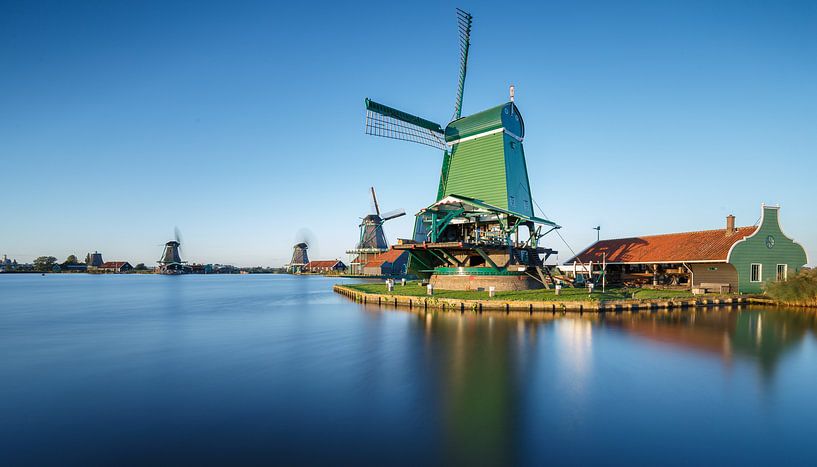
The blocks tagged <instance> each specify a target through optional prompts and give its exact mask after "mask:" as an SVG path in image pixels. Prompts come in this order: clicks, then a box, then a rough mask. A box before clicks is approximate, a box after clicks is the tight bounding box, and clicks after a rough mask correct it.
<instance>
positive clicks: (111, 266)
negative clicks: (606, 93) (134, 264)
mask: <svg viewBox="0 0 817 467" xmlns="http://www.w3.org/2000/svg"><path fill="white" fill-rule="evenodd" d="M126 264H127V265H128V266H130V263H128V262H127V261H107V262H105V263H102V266H100V268H106V269H114V268H116V269H119V268H121V267H122V266H124V265H126Z"/></svg>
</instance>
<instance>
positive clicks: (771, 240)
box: [766, 235, 774, 248]
mask: <svg viewBox="0 0 817 467" xmlns="http://www.w3.org/2000/svg"><path fill="white" fill-rule="evenodd" d="M773 246H774V237H773V236H771V235H769V236H768V237H766V248H771V247H773Z"/></svg>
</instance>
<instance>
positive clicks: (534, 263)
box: [366, 8, 559, 290]
mask: <svg viewBox="0 0 817 467" xmlns="http://www.w3.org/2000/svg"><path fill="white" fill-rule="evenodd" d="M472 21H473V17H472V16H471V15H470V14H469V13H467V12H465V11H463V10H460V9H459V8H458V9H457V23H458V30H459V45H460V70H459V80H458V83H457V96H456V100H455V105H454V116H453V119H452V121H451V122H450V123H449V124H448V125H447V126H446V127H445V128H443V127H442V126H441V125H440V124H438V123H434V122H432V121H430V120H426V119H424V118H420V117H417V116H415V115H412V114H409V113H407V112H403V111H400V110H397V109H394V108H392V107H389V106H386V105H383V104H379V103H377V102H375V101H373V100H371V99H366V134H370V135H374V136H382V137H386V138H392V139H398V140H404V141H411V142H414V143H420V144H424V145H426V146H431V147H434V148H438V149H440V150H442V151H443V160H442V170H441V173H440V182H439V186H438V189H437V198H436V202H435V203H434V204H432V205H430V206H428V207H427V208H425V209H423V210H421V211H420V212H419V213H418V214H417V218H416V221H415V228H414V237H413V242H407V243H404V244H401V245H396V246H395V248H397V249H405V250H409V251H410V252H411V259H410V261H409V269H410V271H412V272H414V273H416V274H419V275H421V276H423V277H429V276H430V277H431V282H432V284H436V285H438V286H439V287H440V288H443V289H474V288H487V287H491V286H493V287H495V289H496V290H503V289H504V290H509V289H523V288H536V287H542V286H544V285H547V284H549V283H550V282H551V281H552V278H551V280H550V281H549V280H547V278H546V276H548V275H549V274H548V271H547V269H546V268H545V267H544V260H546V259H547V257H548V256H550V255H552V254H555V253H556V251H553V250H551V249H548V248H542V247H540V246H539V245H538V243H539V240H540V239H541V237H543V236H544V235H545V234H546V233H548V232H550V231H552V230H554V229H557V228H559V226H558V225H556V224H555V223H553V222H551V221H549V220H546V219H541V218H538V217H535V216H534V212H533V199H532V197H531V191H530V182H529V180H528V170H527V166H526V164H525V152H524V149H523V147H522V141H523V139H524V137H525V123H524V121H523V120H522V115H521V114H520V112H519V109H518V108H517V107H516V104H515V103H514V95H513V93H514V89H513V86H511V91H510V99H509V101H508V102H505V103H503V104H501V105H498V106H496V107H493V108H490V109H488V110H484V111H482V112H478V113H475V114H473V115H470V116H466V117H463V116H462V102H463V93H464V91H465V76H466V73H467V70H468V52H469V49H470V46H471V26H472ZM521 227H525V231H523V232H522V234H523V235H522V237H521V239H520V228H521ZM543 228H546V229H547V230H546V231H545V232H544V233H543V232H542V230H543ZM542 255H544V259H543V258H542V257H541V256H542Z"/></svg>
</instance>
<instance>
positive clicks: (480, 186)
mask: <svg viewBox="0 0 817 467" xmlns="http://www.w3.org/2000/svg"><path fill="white" fill-rule="evenodd" d="M503 143H504V135H503V134H502V133H495V134H493V135H488V136H483V137H481V138H476V139H472V140H469V141H465V142H462V143H459V144H455V145H454V147H453V148H452V153H451V158H450V160H449V164H448V177H447V180H446V181H445V193H444V196H448V195H460V196H466V197H469V198H474V199H478V200H481V201H483V202H485V203H488V204H491V205H494V206H496V207H499V208H502V209H508V196H507V191H506V188H507V185H506V177H505V151H504V147H503V146H504V144H503Z"/></svg>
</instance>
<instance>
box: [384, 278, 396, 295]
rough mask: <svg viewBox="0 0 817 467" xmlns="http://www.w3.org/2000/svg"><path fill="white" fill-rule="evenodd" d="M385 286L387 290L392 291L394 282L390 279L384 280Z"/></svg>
mask: <svg viewBox="0 0 817 467" xmlns="http://www.w3.org/2000/svg"><path fill="white" fill-rule="evenodd" d="M386 286H387V287H388V288H389V292H394V282H393V281H392V280H391V279H389V280H387V281H386Z"/></svg>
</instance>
